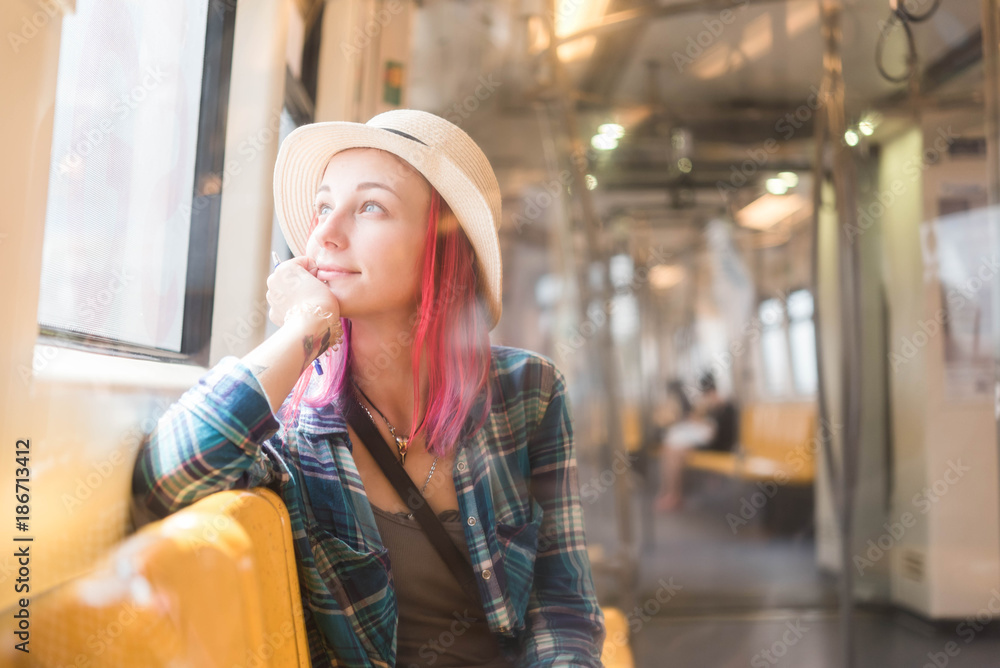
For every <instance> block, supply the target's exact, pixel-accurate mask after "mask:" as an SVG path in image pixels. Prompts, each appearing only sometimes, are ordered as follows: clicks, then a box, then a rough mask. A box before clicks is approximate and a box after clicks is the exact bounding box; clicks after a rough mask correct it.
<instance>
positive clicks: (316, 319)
mask: <svg viewBox="0 0 1000 668" xmlns="http://www.w3.org/2000/svg"><path fill="white" fill-rule="evenodd" d="M284 323H285V325H284V326H285V327H289V328H292V329H295V330H297V331H298V332H299V333H301V334H302V336H303V349H304V350H305V352H306V357H307V358H310V359H309V360H308V361H311V360H312V359H315V358H316V357H318V356H319V355H320V354H322V353H323V352H324V351H326V349H327V348H331V347H332V348H334V349H336V347H337V346H338V345H339V344H340V342H341V341H342V340H343V329H342V328H341V326H340V317H339V315H338V314H335V313H333V312H332V311H327V310H326V309H324V308H322V307H321V306H319V305H318V304H310V303H305V304H295V305H294V306H292V307H291V308H289V309H288V311H286V312H285V319H284Z"/></svg>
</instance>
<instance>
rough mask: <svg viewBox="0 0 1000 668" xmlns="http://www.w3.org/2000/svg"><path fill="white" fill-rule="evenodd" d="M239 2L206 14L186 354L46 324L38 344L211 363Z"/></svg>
mask: <svg viewBox="0 0 1000 668" xmlns="http://www.w3.org/2000/svg"><path fill="white" fill-rule="evenodd" d="M236 4H237V0H209V3H208V10H207V12H206V21H207V25H206V30H205V54H204V60H203V64H202V80H201V97H200V106H199V110H198V138H197V140H196V144H195V147H196V148H195V167H194V181H193V183H192V184H191V185H192V189H191V221H190V235H189V239H188V256H187V274H186V276H185V286H184V315H183V321H182V325H181V346H180V348H181V349H180V352H174V351H170V350H163V349H160V348H152V347H149V346H141V345H136V344H132V343H128V342H122V341H118V340H116V339H113V338H110V337H102V336H96V335H93V334H85V333H82V332H75V331H72V330H66V329H57V328H52V327H44V326H42V325H38V340H37V343H36V345H40V346H56V347H63V348H70V349H75V350H81V351H87V352H93V353H99V354H104V355H112V356H117V357H130V358H134V359H144V360H153V361H161V362H171V363H179V364H190V365H195V366H201V367H205V366H207V365H208V362H209V346H210V342H211V335H212V311H213V305H214V301H215V278H216V263H217V260H218V245H219V224H220V218H221V204H222V173H223V168H224V165H225V145H226V122H227V117H228V110H229V88H230V84H231V80H232V65H233V46H234V34H235V27H236Z"/></svg>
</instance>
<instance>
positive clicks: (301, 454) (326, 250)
mask: <svg viewBox="0 0 1000 668" xmlns="http://www.w3.org/2000/svg"><path fill="white" fill-rule="evenodd" d="M274 183H275V206H276V209H277V211H278V220H279V222H280V224H281V228H282V231H283V232H284V234H285V238H286V240H287V241H288V245H289V247H290V248H291V249H292V251H293V252H294V253H295V254H296V255H297V257H295V258H293V259H291V260H289V261H287V262H283V263H281V264H280V265H279V266H278V267H277V268H276V269H275V271H274V273H273V274H272V275H271V276H270V278H269V279H268V293H267V299H268V302H269V304H270V307H271V308H270V313H269V317H270V318H271V320H272V321H273V322H275V323H276V324H278V325H280V329H279V330H278V331H277V332H276V333H275V334H274V335H273V336H271V337H270V338H269V339H267V340H266V341H264V342H263V343H262V344H261V345H260V346H258V347H257V348H256V349H254V350H253V351H252V352H250V353H249V354H248V355H246V356H245V357H244V358H243V359H242V360H240V359H236V358H234V357H228V358H225V359H223V360H222V361H220V362H219V364H218V365H216V366H215V367H214V368H213V369H212V370H211V371H210V372H209V373H208V374H207V375H206V376H205V377H204V378H203V379H202V380H201V381H200V382H199V384H198V386H197V387H195V388H193V389H191V390H190V391H188V392H187V393H185V395H184V396H183V397H182V398H181V399H180V400H179V401H178V403H177V404H175V405H174V406H173V407H171V409H170V410H169V411H168V412H167V413H166V415H164V417H163V418H162V419H161V420H160V423H159V425H158V426H157V429H156V431H155V432H154V433H153V434H152V436H151V438H150V439H149V442H148V445H147V446H146V447H144V448H143V450H142V451H141V453H140V456H139V459H138V461H137V463H136V469H135V474H134V480H133V492H134V494H135V495H136V501H137V506H138V507H141V508H144V509H146V510H147V511H148V512H149V513H150V514H151V515H153V516H157V517H159V516H163V515H165V514H167V513H170V512H173V511H175V510H177V509H179V508H181V507H183V506H185V505H188V504H190V503H192V502H194V501H196V500H197V499H199V498H201V497H204V496H205V495H207V494H210V493H212V492H215V491H219V490H222V489H227V488H233V487H252V486H268V487H271V488H272V489H274V490H275V491H277V492H278V493H279V494H280V495H281V496H282V498H283V499H284V501H285V503H286V505H287V506H288V509H289V513H290V515H291V519H292V523H293V536H294V539H295V551H296V557H297V562H298V571H299V582H300V585H301V587H302V595H303V603H304V605H303V607H304V610H305V616H306V625H307V633H308V637H309V647H310V653H311V655H312V660H313V663H314V665H324V666H329V665H331V664H332V665H343V666H423V665H434V666H459V665H461V666H506V665H519V666H549V665H572V666H600V665H601V663H600V652H601V647H602V643H603V640H604V633H605V631H604V624H603V616H602V614H601V611H600V608H599V607H598V605H597V601H596V599H595V595H594V587H593V579H592V575H591V572H590V563H589V560H588V557H587V552H586V544H585V537H584V532H583V526H582V515H581V508H580V501H579V489H578V482H577V473H576V460H575V456H574V453H573V441H572V425H571V421H570V413H569V407H568V404H567V399H566V384H565V380H564V378H563V376H562V374H561V373H560V372H559V370H558V369H556V368H555V367H554V366H553V364H552V363H551V361H550V360H548V359H547V358H545V357H542V356H540V355H538V354H535V353H531V352H528V351H525V350H520V349H516V348H509V347H501V346H491V345H490V340H489V335H488V332H489V330H490V329H492V328H493V327H494V326H495V325H496V323H497V321H498V320H499V318H500V313H501V299H500V294H501V292H500V291H501V284H502V281H501V278H502V275H501V263H500V249H499V241H498V236H497V228H498V227H499V224H500V194H499V188H498V186H497V182H496V177H495V176H494V174H493V170H492V168H491V167H490V165H489V162H488V161H487V160H486V157H485V156H484V155H483V153H482V151H481V150H480V149H479V147H478V146H476V144H475V143H474V142H473V141H472V140H471V139H470V138H469V137H468V135H466V134H465V133H464V132H463V131H462V130H460V129H459V128H458V127H456V126H455V125H453V124H451V123H449V122H447V121H445V120H443V119H441V118H439V117H437V116H434V115H432V114H428V113H425V112H419V111H412V110H397V111H390V112H387V113H384V114H380V115H379V116H376V117H375V118H373V119H371V120H370V121H369V122H368V123H367V124H357V123H340V122H337V123H317V124H312V125H308V126H304V127H302V128H299V129H297V130H295V131H294V132H293V133H291V134H290V135H289V137H288V138H287V139H286V140H285V142H284V143H283V144H282V147H281V150H280V152H279V155H278V160H277V164H276V166H275V179H274ZM317 360H318V368H317V369H316V370H315V371H314V364H316V361H317ZM320 371H322V375H320V373H319V372H320ZM355 407H359V408H361V409H363V410H364V414H365V416H366V418H370V420H371V422H372V423H373V424H374V425H375V427H376V428H377V429H378V431H379V433H380V434H381V435H382V436H383V437H384V438H385V439H386V441H387V443H390V444H392V446H393V447H391V448H390V449H391V450H393V451H394V455H395V454H398V459H399V461H400V462H401V464H402V466H403V468H404V469H405V471H406V473H407V474H408V475H409V476H410V478H411V479H412V480H413V481H414V482H415V483H416V484H417V485H418V486H419V487H421V491H422V494H423V496H424V498H425V499H426V502H427V504H428V505H429V506H430V508H431V509H432V510H433V511H434V512H435V513H436V514H437V517H438V518H439V519H440V520H441V521H442V523H443V524H444V525H445V528H446V529H447V531H448V534H449V535H450V536H451V537H452V539H453V540H454V541H455V543H456V544H457V545H458V546H459V548H460V549H461V551H462V552H463V554H464V555H466V556H468V557H470V561H471V564H466V566H467V568H468V571H469V572H468V573H464V574H462V573H458V574H456V573H451V572H449V571H448V570H447V569H446V567H445V566H444V563H445V562H444V561H443V560H442V559H441V557H439V556H438V553H437V552H436V551H435V550H434V548H433V546H432V545H431V543H430V541H429V539H428V537H427V535H426V534H425V533H424V531H423V530H422V529H421V526H420V523H419V522H417V521H416V519H415V518H414V517H413V516H412V514H411V513H410V510H411V508H412V506H411V505H408V504H407V503H404V501H403V499H402V498H401V497H400V495H399V494H398V493H397V492H396V490H395V488H394V487H393V485H392V484H390V483H389V481H388V480H387V478H386V477H385V475H384V474H383V473H382V470H381V468H380V466H379V465H378V464H377V463H376V462H375V460H374V459H373V458H372V455H371V453H370V452H369V450H368V448H369V447H371V444H370V443H368V442H362V440H361V439H360V438H359V437H358V435H357V433H355V431H354V429H353V428H352V427H351V426H349V425H348V424H347V419H346V417H345V416H346V415H347V412H346V411H348V409H350V410H353V409H354V408H355ZM275 416H278V417H277V418H276V417H275ZM279 418H280V424H279ZM352 424H353V423H352ZM462 575H468V576H471V575H474V579H475V583H476V585H475V586H476V588H477V589H478V597H477V598H478V600H470V597H469V596H466V595H464V594H463V589H462V587H461V585H460V583H459V579H460V576H462ZM469 579H470V580H471V577H470V578H469Z"/></svg>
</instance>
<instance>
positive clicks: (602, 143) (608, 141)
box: [590, 135, 618, 151]
mask: <svg viewBox="0 0 1000 668" xmlns="http://www.w3.org/2000/svg"><path fill="white" fill-rule="evenodd" d="M590 145H591V146H593V147H594V148H596V149H597V150H598V151H610V150H611V149H614V148H617V147H618V140H617V139H615V138H614V137H612V136H611V135H594V136H593V137H591V139H590Z"/></svg>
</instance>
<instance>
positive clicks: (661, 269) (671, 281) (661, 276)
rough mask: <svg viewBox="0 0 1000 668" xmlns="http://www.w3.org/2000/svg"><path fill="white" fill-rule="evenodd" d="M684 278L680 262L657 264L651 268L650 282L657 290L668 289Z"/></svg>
mask: <svg viewBox="0 0 1000 668" xmlns="http://www.w3.org/2000/svg"><path fill="white" fill-rule="evenodd" d="M683 280H684V267H683V266H682V265H679V264H657V265H654V266H653V267H650V269H649V284H650V285H651V286H653V288H654V289H656V290H668V289H670V288H672V287H674V286H675V285H677V284H678V283H680V282H681V281H683Z"/></svg>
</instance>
